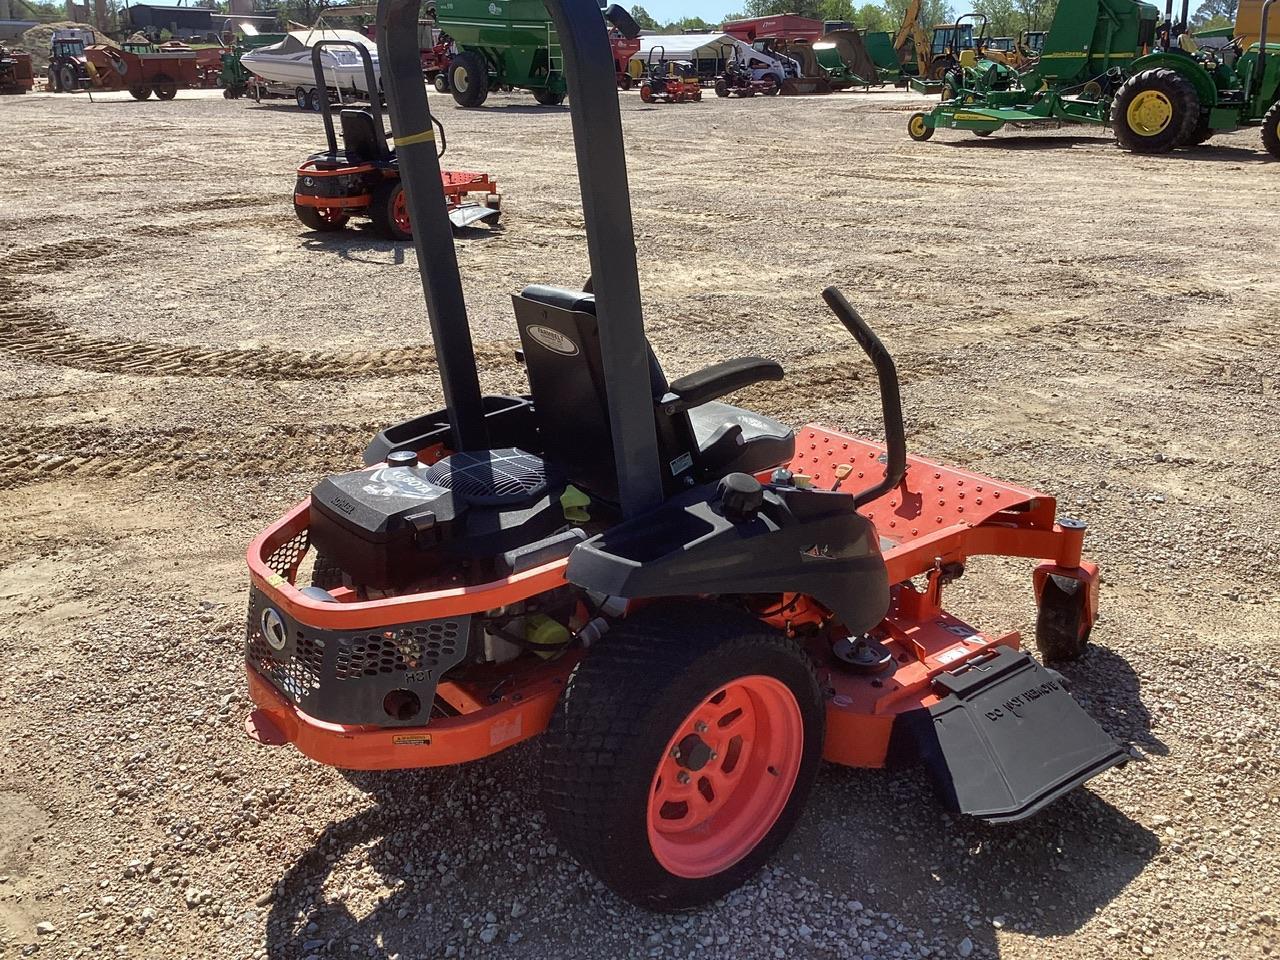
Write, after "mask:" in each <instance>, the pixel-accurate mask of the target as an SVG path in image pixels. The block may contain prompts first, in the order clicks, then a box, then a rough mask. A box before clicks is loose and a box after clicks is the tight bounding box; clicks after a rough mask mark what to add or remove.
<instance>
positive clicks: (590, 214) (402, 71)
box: [378, 0, 662, 517]
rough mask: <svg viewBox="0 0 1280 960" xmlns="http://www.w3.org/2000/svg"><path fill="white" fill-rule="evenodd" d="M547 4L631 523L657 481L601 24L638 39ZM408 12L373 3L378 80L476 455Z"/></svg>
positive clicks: (473, 387) (627, 210)
mask: <svg viewBox="0 0 1280 960" xmlns="http://www.w3.org/2000/svg"><path fill="white" fill-rule="evenodd" d="M546 7H547V10H548V12H549V13H550V14H551V19H552V21H553V23H554V25H555V28H556V32H557V34H558V35H559V39H560V46H561V49H562V51H563V54H564V64H565V78H566V80H567V81H568V85H569V112H570V117H571V120H572V124H573V135H574V150H575V153H576V155H577V163H578V181H579V184H580V186H581V190H582V211H583V218H584V220H585V222H586V233H587V251H588V253H589V255H590V260H591V271H590V273H591V276H592V277H593V278H594V281H595V283H594V286H595V290H596V294H595V298H596V314H597V316H598V318H599V328H600V350H601V354H602V359H603V361H604V372H605V380H606V383H607V384H608V387H607V392H608V398H609V421H610V425H611V427H612V432H613V456H614V461H615V465H616V469H617V475H618V489H619V494H620V499H621V501H622V510H623V513H624V515H625V516H627V517H634V516H637V515H639V514H642V513H645V512H646V511H648V510H651V509H653V508H655V507H657V506H658V505H659V504H661V502H662V475H661V473H660V472H659V465H658V441H657V431H656V426H655V423H654V415H653V396H652V390H651V387H650V382H649V366H648V349H647V346H646V341H645V336H644V317H643V312H642V310H641V304H640V279H639V275H638V272H637V269H636V257H635V230H634V227H633V224H632V219H631V192H630V189H629V187H628V184H627V163H626V154H625V151H624V148H623V141H622V115H621V113H620V111H619V109H618V92H617V83H616V80H617V76H616V74H615V72H614V63H613V50H612V48H611V46H610V44H609V33H608V29H607V28H606V27H605V18H608V19H609V21H610V22H612V23H613V25H614V26H615V27H617V28H618V29H619V31H621V32H622V33H623V34H624V35H626V36H631V37H633V36H636V35H638V33H639V29H638V27H636V24H635V21H634V20H632V18H631V17H630V15H629V14H627V13H626V11H625V10H622V9H621V8H620V7H617V6H614V7H610V8H609V10H608V11H605V13H604V16H603V17H602V16H601V10H600V6H599V4H598V3H597V2H596V0H546ZM418 8H419V0H378V49H379V52H380V57H381V66H382V81H383V88H384V90H385V92H386V96H387V105H388V107H389V109H390V111H391V126H392V129H393V130H395V131H396V137H395V141H394V142H395V146H396V155H397V157H398V158H399V165H400V176H401V180H402V181H403V183H404V188H405V195H406V199H407V201H408V208H409V216H410V219H411V220H412V222H413V225H414V230H413V242H414V246H415V248H416V249H417V253H418V268H419V270H420V271H421V273H422V284H423V291H424V293H425V296H426V301H427V312H428V314H429V315H430V318H431V333H432V339H433V340H434V341H435V346H436V361H437V363H438V364H439V366H440V379H441V382H442V384H443V387H444V395H445V402H446V403H447V404H448V407H449V421H450V426H451V427H452V429H453V433H454V443H455V445H456V446H457V448H458V449H481V448H483V447H485V446H487V438H486V433H485V426H484V419H483V411H482V408H481V402H480V384H479V378H478V376H477V373H476V363H475V350H474V347H473V345H472V342H471V331H470V329H469V327H468V324H467V312H466V304H465V302H464V300H463V295H462V281H461V278H460V277H459V275H458V260H457V255H456V252H455V250H454V246H453V232H452V229H451V227H450V224H449V219H448V216H447V215H446V213H445V204H444V196H443V189H442V187H441V182H440V164H439V161H438V160H437V158H436V155H435V151H434V150H433V149H431V144H432V143H433V141H434V139H435V137H434V134H433V133H432V130H431V114H430V108H429V107H428V104H427V93H426V87H425V85H424V83H423V80H422V65H421V60H420V55H419V51H418V34H417V29H418Z"/></svg>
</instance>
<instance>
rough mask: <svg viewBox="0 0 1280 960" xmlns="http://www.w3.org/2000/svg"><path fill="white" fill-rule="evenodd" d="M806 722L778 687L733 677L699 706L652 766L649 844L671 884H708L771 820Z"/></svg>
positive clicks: (788, 784)
mask: <svg viewBox="0 0 1280 960" xmlns="http://www.w3.org/2000/svg"><path fill="white" fill-rule="evenodd" d="M803 748H804V719H803V718H802V717H801V715H800V707H799V705H798V704H797V703H796V698H795V695H794V694H793V693H792V692H791V691H790V690H789V689H787V686H786V685H785V684H784V683H782V682H781V681H779V680H777V679H775V678H773V677H768V676H763V675H760V674H756V675H753V676H749V677H741V678H739V679H738V680H735V681H734V682H732V683H730V684H727V685H726V686H724V687H722V688H720V689H719V690H717V691H716V692H715V693H713V694H711V696H709V697H707V698H706V699H705V700H703V701H702V703H700V704H699V705H698V706H697V707H696V708H694V710H693V711H692V712H690V713H689V715H688V716H686V717H685V718H684V721H683V722H682V723H681V724H680V725H679V726H678V727H677V729H676V732H675V733H674V734H673V735H672V737H671V740H670V741H669V742H668V743H667V747H666V750H664V751H663V754H662V756H661V758H660V759H659V760H658V769H657V771H656V772H655V773H654V775H653V790H652V793H651V795H650V798H649V845H650V846H651V847H652V848H653V854H654V856H655V857H656V858H657V860H658V862H659V863H661V864H662V865H663V866H664V867H666V868H667V869H668V870H669V871H671V872H672V873H674V874H675V875H676V876H678V877H710V876H714V875H715V874H717V873H719V872H720V871H722V870H725V869H727V868H729V867H731V866H733V865H734V864H735V863H737V862H738V861H739V860H741V859H742V858H743V857H745V856H746V855H747V854H748V853H750V852H751V851H752V850H753V849H754V848H755V846H756V844H758V843H759V842H760V841H761V840H763V839H764V837H765V836H766V835H767V834H768V833H769V831H770V830H771V829H772V828H773V825H774V824H775V823H777V822H778V816H779V814H781V813H782V810H783V808H784V807H785V806H786V805H787V800H788V799H789V798H790V796H791V790H792V788H793V787H794V786H795V783H796V774H797V773H798V772H799V770H800V754H801V752H802V750H803Z"/></svg>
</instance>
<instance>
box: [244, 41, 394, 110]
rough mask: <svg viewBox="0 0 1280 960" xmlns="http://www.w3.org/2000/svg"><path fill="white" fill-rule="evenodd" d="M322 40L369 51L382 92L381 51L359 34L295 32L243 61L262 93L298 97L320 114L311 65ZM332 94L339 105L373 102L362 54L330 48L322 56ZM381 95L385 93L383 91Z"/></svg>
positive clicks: (251, 52)
mask: <svg viewBox="0 0 1280 960" xmlns="http://www.w3.org/2000/svg"><path fill="white" fill-rule="evenodd" d="M322 40H345V41H348V42H351V43H358V44H360V45H362V46H365V47H368V49H369V54H370V56H371V57H372V58H373V73H374V76H375V77H377V78H378V86H379V88H381V86H382V79H381V74H380V72H379V69H378V47H377V44H375V43H374V42H373V41H372V40H370V39H369V38H368V37H366V36H365V35H364V34H362V33H358V32H357V31H355V30H321V29H311V30H291V31H290V32H289V33H288V34H287V35H286V36H285V38H284V39H283V40H281V41H280V42H279V43H273V44H272V45H271V46H268V47H258V48H257V49H255V50H250V51H248V52H247V53H245V54H244V55H243V56H241V58H240V62H241V63H242V64H244V65H245V67H247V68H248V69H249V70H251V71H252V72H253V74H254V75H255V76H256V77H258V78H259V80H261V81H262V82H261V83H260V84H258V85H256V88H255V95H258V94H259V92H262V93H267V94H269V95H274V96H294V97H296V99H297V101H298V106H299V107H301V108H303V109H304V110H319V109H320V106H319V100H318V97H317V89H316V79H315V70H314V69H313V67H312V63H311V48H312V47H313V46H315V44H317V43H319V42H321V41H322ZM320 57H321V62H322V64H323V66H324V75H325V80H326V85H327V87H328V94H329V95H330V96H332V95H334V94H336V95H337V98H338V100H339V101H343V100H345V99H347V98H349V97H352V96H356V97H362V98H368V99H373V97H372V96H371V95H370V91H368V90H366V89H365V87H367V86H368V81H367V80H366V79H365V75H364V65H363V63H362V62H361V60H360V56H359V54H358V53H357V52H356V51H355V50H352V49H350V48H349V47H327V48H325V49H324V50H323V51H322V52H321V54H320ZM378 93H381V89H379V91H378Z"/></svg>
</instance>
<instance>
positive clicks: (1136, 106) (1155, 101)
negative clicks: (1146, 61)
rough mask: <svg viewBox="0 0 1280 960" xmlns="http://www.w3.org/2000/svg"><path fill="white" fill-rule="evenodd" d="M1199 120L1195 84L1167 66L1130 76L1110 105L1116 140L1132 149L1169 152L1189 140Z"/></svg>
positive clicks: (1198, 105) (1198, 104)
mask: <svg viewBox="0 0 1280 960" xmlns="http://www.w3.org/2000/svg"><path fill="white" fill-rule="evenodd" d="M1199 120H1200V98H1199V97H1198V96H1196V88H1195V87H1193V86H1192V85H1191V81H1189V80H1188V79H1187V78H1186V77H1184V76H1182V74H1180V73H1178V72H1177V71H1176V70H1171V69H1169V68H1168V67H1156V68H1155V69H1152V70H1143V71H1142V72H1141V73H1138V74H1135V75H1134V76H1132V77H1130V78H1129V79H1128V80H1126V81H1125V82H1124V84H1123V85H1122V86H1121V87H1120V92H1119V93H1117V94H1116V99H1115V102H1114V103H1113V104H1112V107H1111V126H1112V128H1113V129H1114V130H1115V132H1116V143H1118V144H1119V145H1120V146H1121V147H1122V148H1123V149H1125V150H1131V151H1133V152H1134V153H1168V152H1169V151H1170V150H1172V149H1173V148H1174V147H1176V146H1179V145H1180V144H1183V143H1186V142H1188V141H1189V140H1190V138H1191V134H1192V131H1193V130H1194V129H1195V125H1196V123H1197V122H1198V121H1199Z"/></svg>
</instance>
